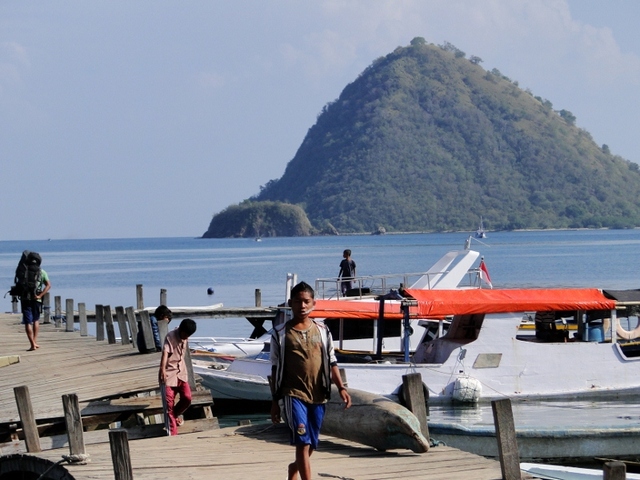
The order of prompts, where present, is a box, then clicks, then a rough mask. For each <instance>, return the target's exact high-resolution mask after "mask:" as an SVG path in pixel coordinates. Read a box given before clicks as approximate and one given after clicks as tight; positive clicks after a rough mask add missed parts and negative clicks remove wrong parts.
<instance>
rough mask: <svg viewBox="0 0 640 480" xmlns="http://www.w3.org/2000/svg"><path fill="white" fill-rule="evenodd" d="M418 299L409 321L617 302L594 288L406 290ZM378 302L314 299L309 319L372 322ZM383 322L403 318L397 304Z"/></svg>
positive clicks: (589, 307)
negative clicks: (342, 319) (412, 319)
mask: <svg viewBox="0 0 640 480" xmlns="http://www.w3.org/2000/svg"><path fill="white" fill-rule="evenodd" d="M406 293H408V294H409V295H410V296H411V297H413V298H414V299H415V300H417V302H418V305H417V307H415V306H413V307H411V310H410V312H411V317H412V318H443V317H445V316H448V315H473V314H483V313H510V312H549V311H559V312H564V311H572V310H612V309H614V308H616V300H615V299H611V298H607V296H605V294H604V293H603V291H602V290H599V289H596V288H572V289H567V288H562V289H561V288H558V289H471V290H464V289H463V290H460V289H458V290H422V289H407V290H406ZM379 311H380V301H377V300H376V301H371V300H369V301H353V300H316V306H315V308H314V310H313V311H312V312H311V314H310V316H311V317H312V318H349V319H360V320H375V319H377V318H378V316H379ZM384 317H385V318H386V319H402V317H403V313H402V310H401V306H400V303H399V302H385V304H384Z"/></svg>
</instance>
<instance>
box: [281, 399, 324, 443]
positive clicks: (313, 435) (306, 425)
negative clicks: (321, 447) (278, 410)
mask: <svg viewBox="0 0 640 480" xmlns="http://www.w3.org/2000/svg"><path fill="white" fill-rule="evenodd" d="M324 411H325V404H324V403H320V404H314V403H306V402H303V401H302V400H300V399H299V398H296V397H290V396H288V395H285V397H284V418H285V420H286V422H287V425H288V426H289V430H290V431H291V445H311V448H313V449H314V450H317V449H318V437H319V436H320V427H322V420H323V419H324Z"/></svg>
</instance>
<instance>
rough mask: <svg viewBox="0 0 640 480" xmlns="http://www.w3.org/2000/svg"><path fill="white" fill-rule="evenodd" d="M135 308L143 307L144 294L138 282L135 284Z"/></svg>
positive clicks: (140, 308)
mask: <svg viewBox="0 0 640 480" xmlns="http://www.w3.org/2000/svg"><path fill="white" fill-rule="evenodd" d="M136 308H137V309H138V310H142V309H144V294H143V292H142V285H140V284H138V285H136Z"/></svg>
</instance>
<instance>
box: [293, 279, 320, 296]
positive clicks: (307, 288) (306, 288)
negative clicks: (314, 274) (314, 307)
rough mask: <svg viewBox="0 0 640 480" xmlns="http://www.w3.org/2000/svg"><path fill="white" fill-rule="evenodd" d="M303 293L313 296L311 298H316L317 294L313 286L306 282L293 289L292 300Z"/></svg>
mask: <svg viewBox="0 0 640 480" xmlns="http://www.w3.org/2000/svg"><path fill="white" fill-rule="evenodd" d="M302 292H307V293H309V294H310V295H311V298H315V292H314V291H313V288H311V285H309V284H308V283H306V282H300V283H299V284H297V285H296V286H295V287H293V288H292V289H291V298H293V297H297V296H298V295H299V294H300V293H302Z"/></svg>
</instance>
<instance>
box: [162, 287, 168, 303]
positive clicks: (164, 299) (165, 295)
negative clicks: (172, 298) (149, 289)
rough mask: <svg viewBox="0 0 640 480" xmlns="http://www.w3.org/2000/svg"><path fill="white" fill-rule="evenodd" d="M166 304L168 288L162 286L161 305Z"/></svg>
mask: <svg viewBox="0 0 640 480" xmlns="http://www.w3.org/2000/svg"><path fill="white" fill-rule="evenodd" d="M166 304H167V289H166V288H161V289H160V305H166Z"/></svg>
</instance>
